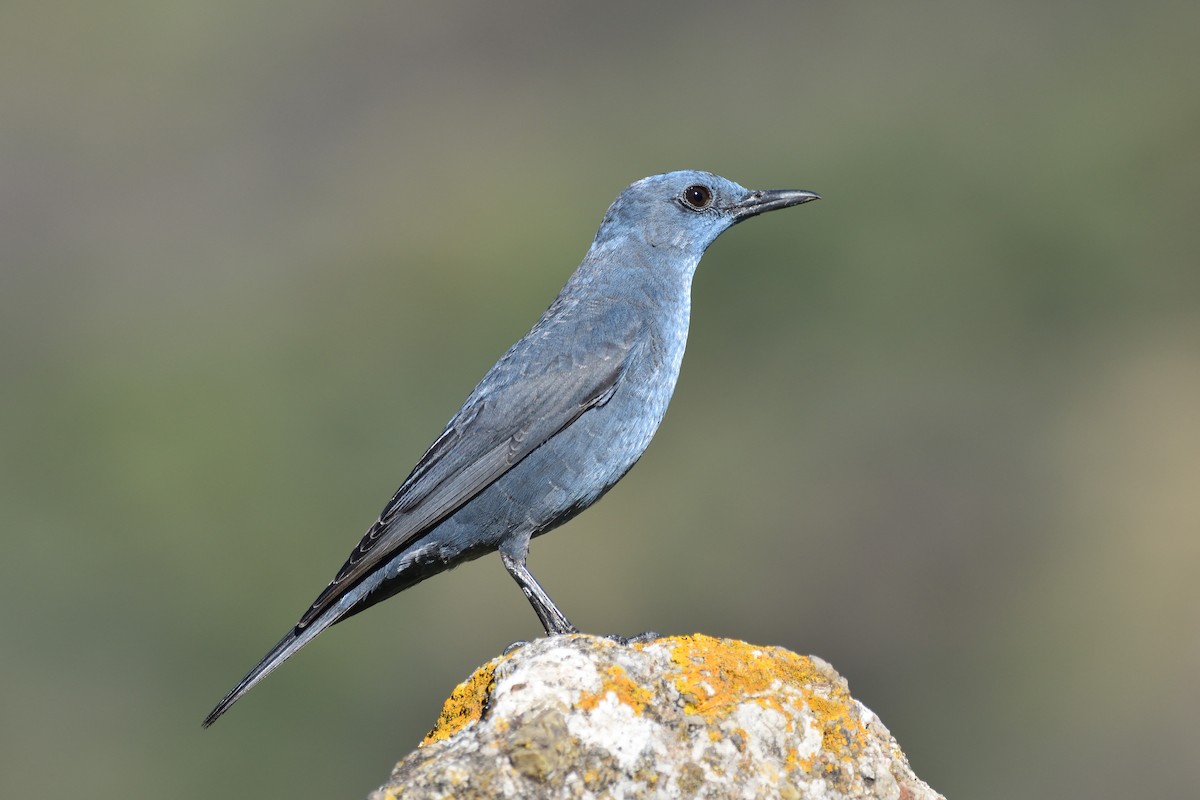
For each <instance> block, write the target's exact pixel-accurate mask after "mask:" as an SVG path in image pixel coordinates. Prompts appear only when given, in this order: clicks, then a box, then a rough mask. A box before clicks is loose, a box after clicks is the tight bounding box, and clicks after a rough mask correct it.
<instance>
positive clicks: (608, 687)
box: [578, 664, 654, 714]
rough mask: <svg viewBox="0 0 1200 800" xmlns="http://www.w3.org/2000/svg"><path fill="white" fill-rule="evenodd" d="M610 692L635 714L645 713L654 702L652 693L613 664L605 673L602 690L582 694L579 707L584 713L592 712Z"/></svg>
mask: <svg viewBox="0 0 1200 800" xmlns="http://www.w3.org/2000/svg"><path fill="white" fill-rule="evenodd" d="M610 692H611V693H612V694H613V696H614V697H616V699H617V701H618V702H620V703H624V704H625V705H627V706H629V707H630V708H632V709H633V713H635V714H641V713H642V712H643V711H645V709H646V704H647V703H650V702H653V700H654V695H653V693H652V692H650V691H649V690H647V689H646V688H645V687H643V686H639V685H638V684H636V683H634V681H633V679H631V678H630V677H629V674H628V673H626V672H625V670H624V669H622V668H621V666H620V665H619V664H613V665H611V666H609V667H608V668H607V669H606V670H605V671H604V677H603V678H601V683H600V690H599V691H596V692H583V693H582V694H580V696H579V703H578V706H579V708H581V709H583V710H584V711H591V710H592V709H593V708H595V707H596V706H598V705H599V704H600V701H601V700H603V699H604V698H605V697H607V696H608V695H609V693H610Z"/></svg>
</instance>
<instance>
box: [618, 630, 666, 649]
mask: <svg viewBox="0 0 1200 800" xmlns="http://www.w3.org/2000/svg"><path fill="white" fill-rule="evenodd" d="M604 638H605V639H611V640H612V641H614V642H616V643H617V644H622V645H625V646H626V647H628V646H629V645H631V644H648V643H650V642H653V641H654V640H655V639H661V638H663V637H662V634H661V633H655V632H654V631H646V632H645V633H638V634H635V635H633V636H622V635H620V634H619V633H610V634H609V635H608V636H605V637H604Z"/></svg>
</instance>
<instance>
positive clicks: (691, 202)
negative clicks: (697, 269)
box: [596, 170, 819, 260]
mask: <svg viewBox="0 0 1200 800" xmlns="http://www.w3.org/2000/svg"><path fill="white" fill-rule="evenodd" d="M817 199H819V196H818V195H817V194H816V193H814V192H808V191H804V190H800V189H757V190H756V189H747V188H746V187H744V186H741V185H739V184H737V183H734V182H733V181H731V180H728V179H726V178H722V177H721V176H720V175H714V174H712V173H711V172H700V171H696V170H681V171H679V172H667V173H664V174H662V175H652V176H650V177H649V178H643V179H642V180H640V181H638V182H637V183H634V184H632V185H631V186H629V187H628V188H627V189H625V191H623V192H621V194H620V195H619V196H618V197H617V199H616V200H614V201H613V204H612V205H611V206H609V209H608V213H607V214H605V215H604V221H603V222H601V223H600V230H599V231H598V232H597V234H596V244H597V245H605V244H617V243H618V242H622V241H629V240H633V241H640V242H644V243H645V244H647V245H649V246H650V247H652V248H655V249H659V248H662V249H663V250H664V252H665V251H670V250H674V251H677V252H682V253H683V254H685V255H687V256H690V257H692V258H694V259H696V260H698V259H699V258H700V256H701V255H703V254H704V251H705V250H706V249H707V248H708V246H709V245H710V244H712V243H713V242H714V241H715V240H716V238H717V237H718V236H720V235H721V233H722V232H724V231H725V230H727V229H728V228H730V227H732V226H733V225H736V224H737V223H739V222H741V221H742V220H746V219H749V218H750V217H754V216H757V215H759V214H762V213H763V212H766V211H774V210H776V209H779V208H788V207H789V206H796V205H800V204H801V203H807V202H808V201H810V200H817Z"/></svg>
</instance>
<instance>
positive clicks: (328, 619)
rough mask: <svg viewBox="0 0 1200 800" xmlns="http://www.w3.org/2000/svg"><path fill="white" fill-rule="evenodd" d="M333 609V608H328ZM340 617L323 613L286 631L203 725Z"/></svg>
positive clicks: (217, 715)
mask: <svg viewBox="0 0 1200 800" xmlns="http://www.w3.org/2000/svg"><path fill="white" fill-rule="evenodd" d="M330 611H333V609H330ZM340 617H341V613H336V614H335V613H328V612H327V613H325V614H323V615H322V616H320V617H318V618H317V619H315V620H313V621H312V623H311V624H310V625H309V626H308V627H306V628H304V629H302V630H300V631H297V630H296V629H295V628H293V629H292V630H290V631H288V632H287V635H286V636H284V637H283V638H282V639H280V640H279V644H277V645H275V646H274V647H272V648H271V652H269V653H267V654H266V655H265V656H263V658H262V661H259V662H258V664H257V665H255V667H254V669H252V670H250V672H249V673H247V675H246V677H244V678H242V680H241V682H239V683H238V685H237V686H235V687H233V691H231V692H230V693H229V694H227V695H225V699H224V700H222V701H221V702H219V703H217V707H216V708H214V709H213V710H212V711H210V712H209V714H208V716H207V717H205V718H204V722H203V726H204V727H205V728H207V727H208V726H209V725H212V724H213V723H214V722H216V721H217V718H218V717H220V716H221V715H222V714H224V713H225V712H226V711H228V710H229V707H230V706H231V705H233V704H234V703H236V702H237V701H238V698H240V697H241V696H242V695H244V694H245V693H246V692H248V691H250V689H251V688H253V686H254V684H256V683H258V682H259V681H261V680H262V679H263V678H265V677H267V676H268V675H270V674H271V673H272V672H273V671H274V670H275V668H276V667H278V666H279V665H280V664H282V663H283V662H284V661H287V660H288V659H289V658H291V657H292V655H293V654H294V653H295V652H296V651H297V650H299V649H300V648H301V647H304V645H306V644H308V643H309V642H311V641H312V640H313V637H315V636H316V635H317V634H318V633H320V632H321V631H323V630H325V629H326V628H328V627H329V626H330V625H332V624H333V623H335V622H337V621H338V619H339V618H340Z"/></svg>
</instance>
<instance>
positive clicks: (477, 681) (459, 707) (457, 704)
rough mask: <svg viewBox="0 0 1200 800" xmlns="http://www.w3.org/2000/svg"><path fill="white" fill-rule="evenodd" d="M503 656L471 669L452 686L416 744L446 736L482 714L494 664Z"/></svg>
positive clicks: (490, 690)
mask: <svg viewBox="0 0 1200 800" xmlns="http://www.w3.org/2000/svg"><path fill="white" fill-rule="evenodd" d="M503 660H504V659H496V660H494V661H491V662H489V663H487V664H484V665H483V666H482V667H480V668H479V669H477V670H475V674H474V675H472V676H471V677H469V678H467V679H466V680H465V681H463V682H462V683H460V684H459V685H458V686H455V687H454V691H453V692H451V693H450V697H448V698H447V699H446V702H445V704H444V705H443V706H442V713H441V714H439V715H438V721H437V724H436V725H434V726H433V730H431V731H430V732H429V733H428V734H426V735H425V738H424V739H423V740H422V741H421V744H420V747H424V746H425V745H427V744H432V743H434V742H440V741H441V740H443V739H448V738H450V737H451V736H453V735H454V734H456V733H458V732H459V731H461V730H462V729H463V728H465V727H467V726H468V725H470V724H471V723H472V722H477V721H478V720H479V719H480V717H482V716H483V709H484V707H485V704H486V703H487V698H488V696H489V695H491V693H492V686H493V685H494V684H495V682H496V667H497V666H498V665H499V664H500V663H501V661H503Z"/></svg>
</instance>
